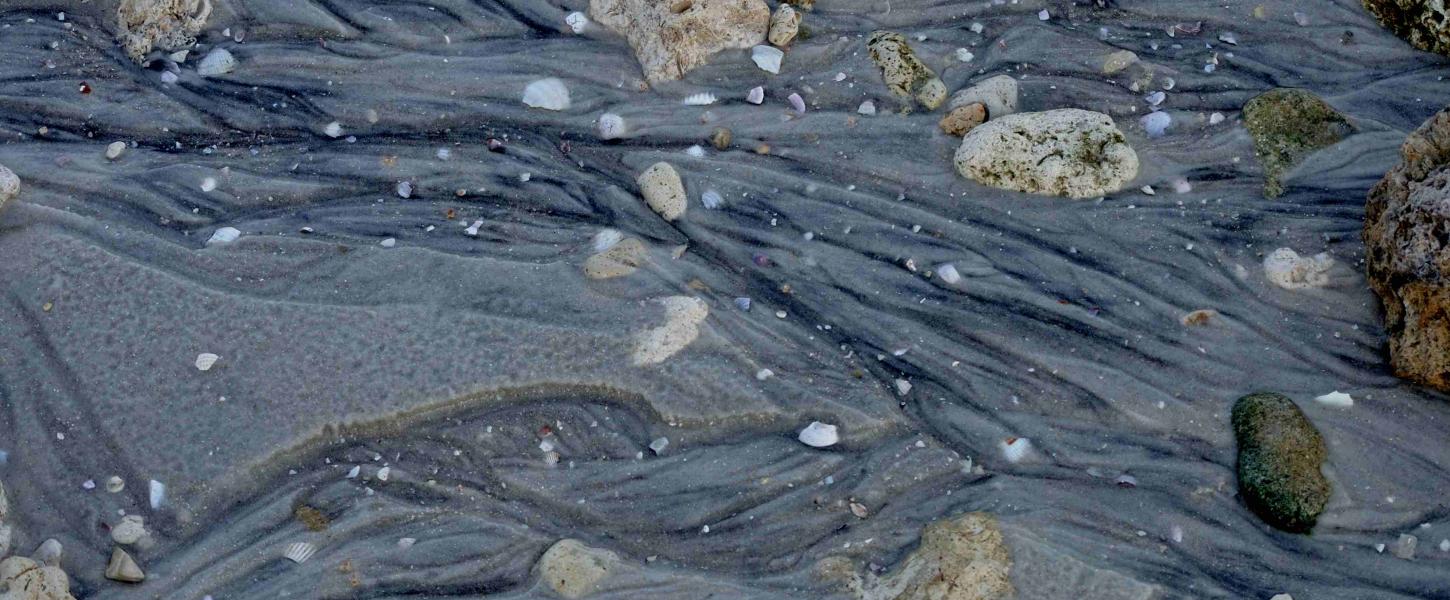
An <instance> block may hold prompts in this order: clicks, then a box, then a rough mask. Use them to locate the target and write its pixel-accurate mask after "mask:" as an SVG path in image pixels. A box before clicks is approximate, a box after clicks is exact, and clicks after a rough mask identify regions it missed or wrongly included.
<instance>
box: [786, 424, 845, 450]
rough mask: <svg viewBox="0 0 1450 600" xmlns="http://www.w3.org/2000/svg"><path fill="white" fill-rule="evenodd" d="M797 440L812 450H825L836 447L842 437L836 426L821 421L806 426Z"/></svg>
mask: <svg viewBox="0 0 1450 600" xmlns="http://www.w3.org/2000/svg"><path fill="white" fill-rule="evenodd" d="M796 439H798V440H800V442H801V443H802V444H805V445H807V446H810V447H812V448H825V447H827V446H834V445H836V442H838V441H840V440H841V436H840V434H838V433H837V432H836V426H835V425H828V424H825V423H822V422H820V421H811V424H810V425H806V427H805V429H802V430H801V432H800V434H799V435H797V436H796Z"/></svg>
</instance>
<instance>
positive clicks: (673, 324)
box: [634, 296, 710, 366]
mask: <svg viewBox="0 0 1450 600" xmlns="http://www.w3.org/2000/svg"><path fill="white" fill-rule="evenodd" d="M659 302H660V304H662V305H664V308H665V322H664V324H662V325H660V326H659V327H653V328H650V329H646V330H644V331H641V332H640V333H639V335H638V337H636V338H635V345H634V364H635V366H645V365H653V364H659V363H662V362H664V361H665V359H668V358H669V357H671V356H674V355H675V354H676V353H678V352H679V351H681V350H684V349H685V347H686V346H689V345H690V343H691V342H694V341H695V338H697V337H699V336H700V324H701V323H704V322H705V318H706V317H708V316H710V306H709V305H708V304H705V301H704V300H701V299H699V298H691V297H689V296H669V297H666V298H661V299H660V301H659Z"/></svg>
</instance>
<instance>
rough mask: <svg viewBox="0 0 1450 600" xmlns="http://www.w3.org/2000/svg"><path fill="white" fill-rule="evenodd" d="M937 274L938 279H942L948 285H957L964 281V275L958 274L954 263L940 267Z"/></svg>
mask: <svg viewBox="0 0 1450 600" xmlns="http://www.w3.org/2000/svg"><path fill="white" fill-rule="evenodd" d="M936 274H937V276H938V277H941V280H942V281H945V282H947V283H956V282H958V281H961V280H962V274H961V273H958V272H957V267H956V265H953V264H952V263H946V264H943V265H940V266H938V267H937V268H936Z"/></svg>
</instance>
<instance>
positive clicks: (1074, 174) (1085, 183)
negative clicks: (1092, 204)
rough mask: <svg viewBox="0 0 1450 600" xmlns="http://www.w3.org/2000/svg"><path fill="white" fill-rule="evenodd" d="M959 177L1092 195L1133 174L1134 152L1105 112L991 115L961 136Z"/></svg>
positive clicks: (994, 184) (1056, 193) (1135, 172)
mask: <svg viewBox="0 0 1450 600" xmlns="http://www.w3.org/2000/svg"><path fill="white" fill-rule="evenodd" d="M953 160H954V162H955V163H956V168H957V172H958V173H961V175H962V176H963V177H966V178H968V179H971V180H973V181H976V182H978V183H981V184H984V185H990V186H992V187H996V188H1002V189H1008V190H1016V191H1019V192H1030V193H1034V194H1049V195H1054V196H1067V197H1070V198H1092V197H1096V196H1102V195H1104V194H1108V193H1111V192H1116V191H1118V190H1120V189H1122V188H1123V185H1124V184H1126V183H1127V182H1129V181H1132V179H1133V178H1134V177H1137V176H1138V154H1137V153H1136V152H1134V151H1133V148H1132V147H1130V146H1129V145H1128V141H1127V139H1126V138H1124V137H1123V132H1121V131H1119V130H1118V128H1117V127H1116V126H1115V125H1113V120H1112V118H1111V117H1109V116H1107V115H1105V114H1102V113H1097V112H1092V111H1086V110H1080V109H1076V108H1063V109H1058V110H1049V111H1046V112H1035V113H1017V114H1014V115H1007V116H1005V117H1002V118H1000V119H998V118H993V119H991V120H990V121H987V122H986V123H983V124H981V125H978V126H976V127H975V128H973V129H972V130H971V131H969V132H967V134H966V136H965V137H963V138H962V145H961V146H960V147H959V148H957V152H956V156H955V157H954V159H953Z"/></svg>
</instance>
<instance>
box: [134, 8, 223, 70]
mask: <svg viewBox="0 0 1450 600" xmlns="http://www.w3.org/2000/svg"><path fill="white" fill-rule="evenodd" d="M210 16H211V0H121V4H120V6H119V7H118V8H117V9H116V28H117V30H118V31H119V33H120V38H121V45H122V46H123V47H124V48H125V49H126V54H128V55H130V56H131V59H132V60H135V61H137V62H140V61H141V60H142V59H144V58H146V54H147V53H149V52H151V49H152V48H160V49H162V50H181V49H183V48H188V47H190V46H191V45H192V44H194V43H196V34H197V33H198V32H200V31H201V28H202V27H205V26H206V20H207V17H210Z"/></svg>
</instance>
